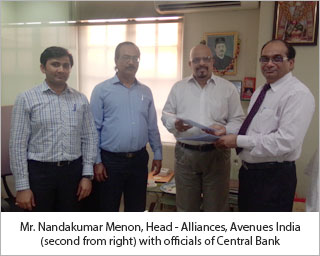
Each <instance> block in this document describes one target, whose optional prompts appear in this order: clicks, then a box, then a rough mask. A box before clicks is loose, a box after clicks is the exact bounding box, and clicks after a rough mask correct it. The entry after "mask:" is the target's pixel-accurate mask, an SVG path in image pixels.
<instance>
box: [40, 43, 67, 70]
mask: <svg viewBox="0 0 320 256" xmlns="http://www.w3.org/2000/svg"><path fill="white" fill-rule="evenodd" d="M64 56H68V57H69V60H70V65H71V67H72V66H73V57H72V55H71V53H69V52H68V50H67V49H65V48H63V47H59V46H51V47H48V48H47V49H45V50H44V51H43V53H41V56H40V63H41V64H42V65H43V66H46V63H47V61H48V60H49V59H52V58H60V57H64Z"/></svg>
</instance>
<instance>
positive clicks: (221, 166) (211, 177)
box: [175, 144, 230, 212]
mask: <svg viewBox="0 0 320 256" xmlns="http://www.w3.org/2000/svg"><path fill="white" fill-rule="evenodd" d="M229 180H230V150H225V149H214V150H212V151H208V152H200V151H196V150H190V149H185V148H183V147H181V146H180V145H178V144H177V145H176V148H175V181H176V191H177V194H176V205H177V210H178V211H184V212H198V211H200V207H201V205H202V210H203V211H205V212H219V211H229V207H228V205H229V203H228V200H229Z"/></svg>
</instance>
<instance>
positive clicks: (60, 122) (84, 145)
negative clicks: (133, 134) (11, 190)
mask: <svg viewBox="0 0 320 256" xmlns="http://www.w3.org/2000/svg"><path fill="white" fill-rule="evenodd" d="M97 145H98V135H97V131H96V127H95V125H94V121H93V116H92V114H91V111H90V108H89V103H88V100H87V98H86V97H85V96H84V95H83V94H81V93H79V92H77V91H76V90H74V89H72V88H70V87H67V88H66V89H65V90H64V91H63V92H62V93H61V94H60V95H57V94H56V93H55V92H54V91H53V90H51V89H50V88H49V86H48V85H47V83H46V82H45V81H44V82H43V83H42V84H40V85H39V86H37V87H35V88H32V89H30V90H28V91H26V92H24V93H22V94H20V95H19V96H18V97H17V100H16V102H15V105H14V107H13V113H12V120H11V133H10V168H11V171H12V173H13V174H14V176H15V182H16V190H17V191H19V190H25V189H29V188H30V187H29V177H28V163H27V160H28V159H32V160H36V161H41V162H57V161H72V160H75V159H77V158H79V157H80V156H82V159H83V171H82V175H93V164H94V162H95V159H96V156H97Z"/></svg>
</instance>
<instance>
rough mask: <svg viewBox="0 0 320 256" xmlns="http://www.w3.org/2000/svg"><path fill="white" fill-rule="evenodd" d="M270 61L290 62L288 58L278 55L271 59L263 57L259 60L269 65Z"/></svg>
mask: <svg viewBox="0 0 320 256" xmlns="http://www.w3.org/2000/svg"><path fill="white" fill-rule="evenodd" d="M270 60H271V62H272V63H282V62H283V61H284V60H288V57H283V56H281V55H276V56H273V57H271V58H269V57H267V56H261V57H260V59H259V61H260V62H261V63H264V64H266V63H269V61H270Z"/></svg>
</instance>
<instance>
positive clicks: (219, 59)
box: [203, 32, 239, 76]
mask: <svg viewBox="0 0 320 256" xmlns="http://www.w3.org/2000/svg"><path fill="white" fill-rule="evenodd" d="M203 39H204V40H205V42H206V43H207V46H208V47H209V48H210V49H211V51H212V55H213V58H214V63H213V73H214V74H216V75H220V76H223V75H236V74H237V57H238V54H239V44H238V32H222V33H205V34H204V38H203Z"/></svg>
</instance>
